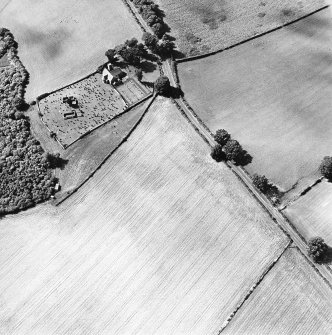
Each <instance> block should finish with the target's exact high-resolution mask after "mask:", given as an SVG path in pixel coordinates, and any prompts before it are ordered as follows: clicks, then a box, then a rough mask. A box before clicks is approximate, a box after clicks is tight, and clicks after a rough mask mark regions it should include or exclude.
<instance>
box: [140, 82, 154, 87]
mask: <svg viewBox="0 0 332 335" xmlns="http://www.w3.org/2000/svg"><path fill="white" fill-rule="evenodd" d="M141 83H142V84H143V85H145V86H147V87H149V88H153V87H154V83H151V82H150V81H141Z"/></svg>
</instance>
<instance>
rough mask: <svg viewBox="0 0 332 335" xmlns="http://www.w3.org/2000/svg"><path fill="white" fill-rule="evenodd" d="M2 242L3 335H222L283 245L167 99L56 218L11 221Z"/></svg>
mask: <svg viewBox="0 0 332 335" xmlns="http://www.w3.org/2000/svg"><path fill="white" fill-rule="evenodd" d="M239 204H241V205H240V206H239ZM0 239H1V240H0V245H1V253H0V264H1V265H2V266H1V268H0V272H1V273H0V278H1V280H0V292H1V294H0V303H1V312H0V329H1V330H2V331H3V333H5V334H6V335H11V334H15V335H16V334H56V335H61V334H112V335H113V334H144V335H146V334H163V335H164V334H211V333H216V332H217V331H218V329H219V328H220V325H221V324H222V323H223V322H224V321H225V318H226V317H227V316H228V315H229V313H230V312H231V311H232V310H233V309H234V307H235V305H236V304H237V303H238V302H239V301H240V300H241V298H243V296H244V295H245V294H246V293H247V291H248V290H249V288H250V287H251V286H252V285H253V283H254V282H255V281H256V280H257V278H258V277H259V276H260V274H261V273H262V271H263V269H265V268H266V267H267V266H268V265H269V264H270V263H271V262H272V260H273V259H274V258H276V257H277V256H278V255H280V253H281V252H282V250H283V249H284V247H285V245H286V244H287V239H286V237H285V236H284V235H283V233H281V231H280V230H279V229H278V228H277V226H276V225H275V224H274V223H273V222H272V220H271V219H270V217H269V216H268V215H267V214H266V213H265V212H264V211H263V210H262V208H261V207H260V206H259V204H258V203H257V202H256V201H255V200H254V199H253V198H252V196H251V195H250V194H249V193H248V192H247V190H246V189H245V188H244V186H243V185H242V184H241V183H240V182H239V181H238V180H237V178H236V177H235V176H234V175H233V174H232V173H231V172H230V170H228V168H227V167H226V166H224V165H223V164H216V163H214V162H213V161H212V160H211V158H210V157H209V150H208V147H207V145H206V144H205V143H204V142H203V141H202V140H201V138H200V137H199V136H198V135H197V134H196V133H195V131H194V130H193V128H192V127H191V126H190V125H189V124H188V123H186V121H185V119H183V117H182V116H181V114H180V113H179V112H178V111H177V110H176V109H175V107H174V106H173V105H172V104H171V102H170V101H167V100H161V99H160V100H158V101H157V102H156V103H155V104H154V105H153V106H152V109H151V110H150V111H149V112H148V114H147V115H146V116H145V118H144V119H143V121H142V123H141V124H140V126H139V127H138V128H137V130H136V131H135V132H134V133H133V135H132V136H131V137H130V138H129V140H128V142H126V143H125V144H123V145H122V146H121V147H120V148H119V150H118V151H117V152H116V153H115V154H114V156H112V159H110V160H108V161H107V163H106V164H105V165H104V166H103V168H102V169H101V170H99V171H98V172H97V173H96V175H95V177H94V178H93V179H91V180H90V181H89V182H88V183H87V184H85V186H84V187H82V188H81V189H80V190H79V191H78V192H77V193H75V194H74V195H73V196H72V197H71V198H69V199H68V200H67V201H66V202H64V203H63V204H62V205H60V207H58V211H56V210H55V209H54V207H48V206H40V207H38V208H35V209H33V210H31V211H28V212H25V213H21V214H19V215H17V216H14V217H11V216H8V217H7V218H5V219H3V220H1V221H0Z"/></svg>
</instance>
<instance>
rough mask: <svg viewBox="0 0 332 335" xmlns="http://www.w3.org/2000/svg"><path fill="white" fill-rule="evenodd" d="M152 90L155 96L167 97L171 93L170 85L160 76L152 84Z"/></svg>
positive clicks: (164, 77) (167, 80)
mask: <svg viewBox="0 0 332 335" xmlns="http://www.w3.org/2000/svg"><path fill="white" fill-rule="evenodd" d="M154 90H155V92H156V93H157V94H160V95H163V96H168V95H169V94H170V92H171V84H170V82H169V79H168V77H166V76H161V77H159V78H158V79H157V80H156V81H155V84H154Z"/></svg>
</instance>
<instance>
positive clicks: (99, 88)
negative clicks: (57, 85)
mask: <svg viewBox="0 0 332 335" xmlns="http://www.w3.org/2000/svg"><path fill="white" fill-rule="evenodd" d="M68 96H74V97H75V98H76V99H77V100H78V105H79V107H78V108H72V107H70V106H69V105H68V103H64V102H63V100H62V99H63V98H64V97H68ZM39 107H40V111H41V113H42V120H43V122H44V123H45V125H46V126H47V127H48V128H49V129H50V130H51V131H53V132H54V133H55V134H56V136H57V138H58V140H59V142H60V143H61V144H62V145H63V146H65V147H66V146H68V145H70V144H71V143H72V142H74V141H75V140H77V139H78V138H79V137H80V136H82V135H83V134H85V133H86V132H88V131H90V130H92V129H94V128H96V127H97V126H99V125H101V124H102V123H104V122H105V121H107V120H111V119H112V118H114V116H116V115H118V114H119V113H121V112H123V111H124V110H125V109H126V107H127V106H126V104H125V102H124V101H123V99H122V98H121V96H120V94H119V93H118V92H117V91H116V90H115V89H114V88H113V87H112V86H111V85H108V84H104V83H103V82H102V78H101V75H100V74H99V73H97V74H94V75H92V76H90V77H88V78H86V79H84V80H82V81H80V82H78V83H76V84H73V85H70V86H68V87H66V88H64V89H62V90H60V91H57V92H55V93H52V94H51V95H49V96H48V97H46V98H45V99H42V100H41V101H40V102H39ZM71 111H74V112H76V113H77V117H75V118H72V119H64V113H67V112H71Z"/></svg>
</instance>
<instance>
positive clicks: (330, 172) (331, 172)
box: [319, 156, 332, 180]
mask: <svg viewBox="0 0 332 335" xmlns="http://www.w3.org/2000/svg"><path fill="white" fill-rule="evenodd" d="M319 171H320V173H321V174H322V175H323V176H324V177H325V178H327V179H329V180H332V157H331V156H325V157H324V158H323V161H322V163H321V164H320V166H319Z"/></svg>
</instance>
